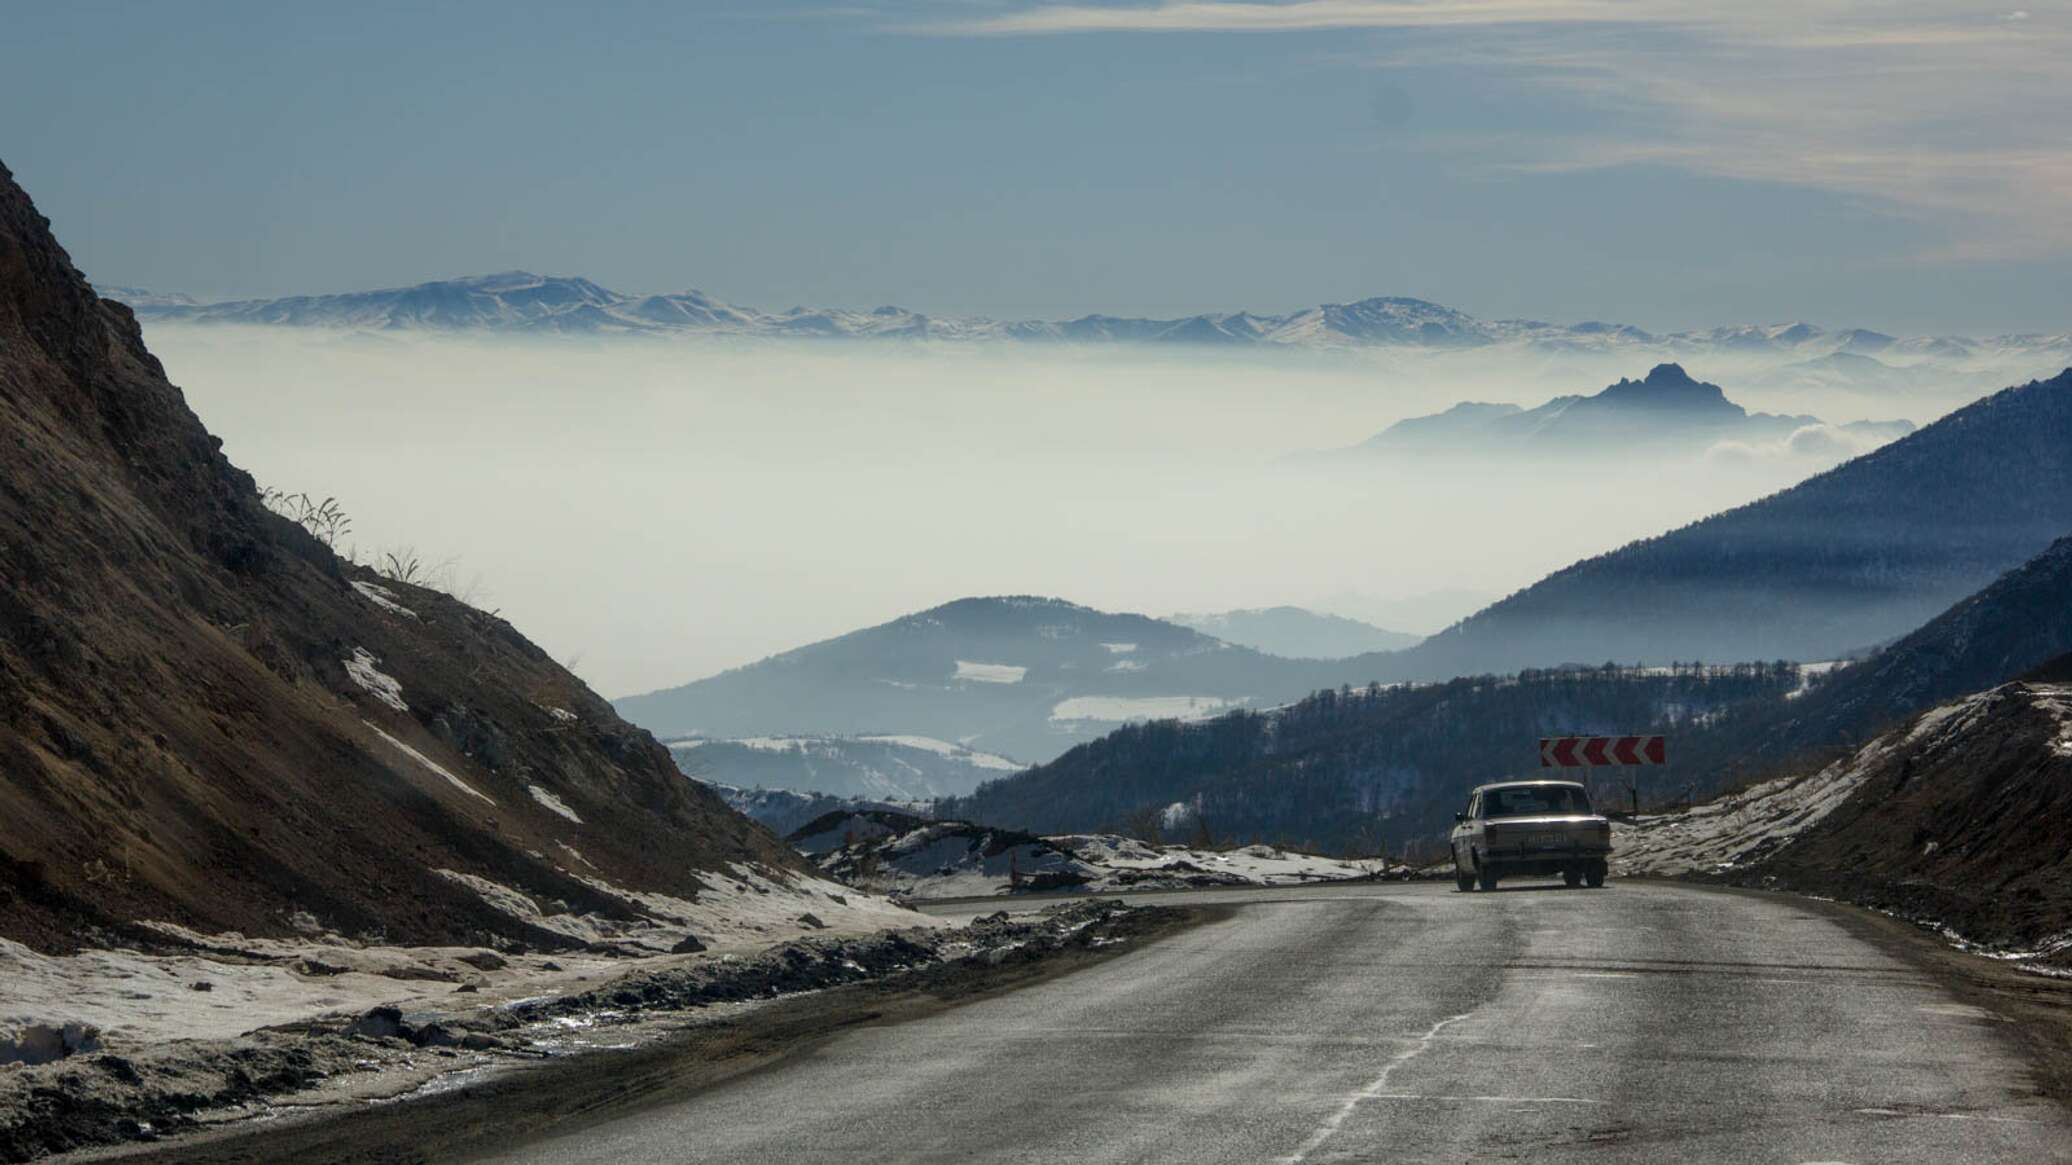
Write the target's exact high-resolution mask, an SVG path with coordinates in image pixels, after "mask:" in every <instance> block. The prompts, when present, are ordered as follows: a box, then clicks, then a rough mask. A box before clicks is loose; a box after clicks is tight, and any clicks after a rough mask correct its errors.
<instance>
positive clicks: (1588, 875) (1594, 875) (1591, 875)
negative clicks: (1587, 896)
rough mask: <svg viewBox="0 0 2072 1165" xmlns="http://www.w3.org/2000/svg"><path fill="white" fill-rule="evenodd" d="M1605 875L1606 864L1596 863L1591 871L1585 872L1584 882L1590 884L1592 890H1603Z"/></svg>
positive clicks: (1591, 867)
mask: <svg viewBox="0 0 2072 1165" xmlns="http://www.w3.org/2000/svg"><path fill="white" fill-rule="evenodd" d="M1604 874H1605V869H1604V863H1603V862H1596V863H1593V864H1592V865H1591V866H1590V868H1589V869H1587V870H1585V871H1583V881H1585V882H1587V883H1589V885H1590V888H1591V889H1592V890H1598V889H1602V888H1603V887H1604Z"/></svg>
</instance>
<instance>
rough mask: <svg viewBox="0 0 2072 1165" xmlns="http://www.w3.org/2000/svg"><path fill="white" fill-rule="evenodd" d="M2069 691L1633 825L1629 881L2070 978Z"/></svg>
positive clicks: (1993, 708) (1626, 845) (1952, 716)
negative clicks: (1797, 898)
mask: <svg viewBox="0 0 2072 1165" xmlns="http://www.w3.org/2000/svg"><path fill="white" fill-rule="evenodd" d="M2068 820H2072V687H2068V686H2066V685H2064V684H2046V683H2012V684H2005V685H2002V686H2000V687H1997V688H1994V689H1992V690H1990V691H1986V692H1983V693H1980V694H1977V695H1972V696H1967V697H1964V698H1962V699H1959V700H1956V701H1953V702H1951V703H1947V704H1943V705H1941V706H1939V707H1936V708H1934V709H1932V710H1930V711H1928V712H1924V713H1922V714H1921V715H1920V716H1919V717H1918V718H1916V719H1915V720H1913V721H1912V722H1911V723H1909V724H1904V725H1901V726H1900V727H1898V728H1895V729H1894V730H1892V731H1891V732H1889V733H1887V734H1885V735H1883V736H1880V737H1878V738H1877V739H1876V740H1873V741H1871V742H1870V743H1869V744H1866V745H1864V746H1863V747H1862V748H1861V749H1858V750H1857V751H1855V752H1854V753H1852V754H1850V755H1849V756H1847V757H1844V758H1843V759H1841V760H1839V761H1836V762H1835V763H1833V764H1831V765H1829V766H1827V767H1826V768H1824V769H1822V770H1820V771H1818V772H1816V773H1813V774H1811V775H1799V776H1787V777H1783V778H1779V779H1776V780H1773V781H1769V782H1766V783H1764V784H1761V785H1757V786H1754V787H1752V788H1750V789H1747V790H1745V791H1742V792H1738V793H1735V794H1732V795H1730V796H1728V797H1724V798H1721V799H1719V800H1718V801H1716V802H1713V803H1710V804H1707V805H1701V806H1698V807H1696V808H1694V809H1693V810H1692V811H1690V812H1688V813H1678V814H1669V815H1664V816H1659V817H1645V818H1642V819H1640V820H1639V821H1637V822H1636V823H1634V826H1633V827H1631V828H1625V829H1622V830H1621V831H1620V833H1619V835H1618V836H1617V837H1616V838H1615V839H1614V846H1615V847H1616V849H1617V851H1618V857H1617V859H1616V861H1617V869H1618V870H1621V871H1623V872H1626V873H1642V874H1657V875H1700V876H1706V877H1712V878H1720V879H1724V880H1728V881H1733V882H1737V883H1744V884H1749V885H1766V886H1779V885H1781V886H1784V887H1788V888H1791V889H1796V890H1800V891H1804V892H1808V893H1815V894H1821V895H1825V896H1829V897H1835V898H1841V899H1845V900H1849V901H1855V902H1860V903H1864V904H1866V905H1871V906H1875V907H1878V908H1880V909H1884V910H1890V911H1893V912H1895V913H1898V914H1901V915H1903V916H1905V917H1909V918H1913V919H1916V920H1919V921H1922V922H1925V923H1929V924H1932V925H1936V926H1938V927H1943V928H1947V929H1948V930H1949V931H1950V932H1952V933H1953V934H1955V935H1956V936H1959V937H1962V938H1963V939H1965V940H1967V941H1970V942H1975V943H1979V944H1982V945H1985V946H1988V947H1991V948H1994V949H1996V950H1998V951H2000V952H2002V953H2005V954H2012V955H2016V956H2020V957H2025V958H2029V959H2032V960H2036V961H2039V962H2042V963H2048V964H2053V965H2056V966H2058V967H2060V968H2072V850H2068V849H2067V848H2066V844H2065V823H2066V822H2067V821H2068Z"/></svg>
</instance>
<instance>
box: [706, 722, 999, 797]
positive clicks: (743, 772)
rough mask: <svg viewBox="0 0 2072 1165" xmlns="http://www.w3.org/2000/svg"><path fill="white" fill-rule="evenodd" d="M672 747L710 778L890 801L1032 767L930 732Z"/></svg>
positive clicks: (941, 793) (954, 790) (943, 792)
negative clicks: (956, 742)
mask: <svg viewBox="0 0 2072 1165" xmlns="http://www.w3.org/2000/svg"><path fill="white" fill-rule="evenodd" d="M669 753H670V755H671V756H673V757H674V758H675V759H676V765H677V767H678V768H680V769H682V770H683V771H684V774H685V775H687V776H692V777H696V778H697V779H699V780H701V781H704V782H706V783H707V784H712V785H731V786H734V787H737V788H744V789H787V790H790V791H792V792H797V793H819V794H824V795H827V796H831V797H869V798H876V799H881V800H892V801H926V800H929V799H930V798H934V797H947V796H953V795H956V794H960V793H969V792H971V791H972V790H973V789H975V788H977V787H978V786H979V784H980V782H983V781H989V780H992V779H994V778H996V777H1000V776H1004V775H1005V774H1008V773H1017V772H1020V771H1021V770H1022V769H1024V768H1026V767H1028V766H1026V765H1023V764H1020V763H1018V762H1016V761H1011V760H1009V759H1007V758H1006V757H1004V756H995V755H993V754H992V753H986V752H973V751H972V750H971V749H968V748H965V747H964V746H963V745H961V744H951V743H949V742H948V741H943V740H935V739H932V738H930V737H926V736H751V737H747V738H744V739H741V740H704V739H697V738H693V739H690V740H673V741H670V742H669Z"/></svg>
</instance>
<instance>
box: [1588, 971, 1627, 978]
mask: <svg viewBox="0 0 2072 1165" xmlns="http://www.w3.org/2000/svg"><path fill="white" fill-rule="evenodd" d="M1574 977H1575V978H1577V979H1638V978H1640V976H1639V975H1636V974H1634V973H1633V972H1631V971H1577V972H1576V973H1575V976H1574Z"/></svg>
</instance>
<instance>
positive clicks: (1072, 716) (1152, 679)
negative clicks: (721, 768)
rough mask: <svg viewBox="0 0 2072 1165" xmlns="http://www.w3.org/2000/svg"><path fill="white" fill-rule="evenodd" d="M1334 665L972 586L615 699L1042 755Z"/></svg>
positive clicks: (679, 724)
mask: <svg viewBox="0 0 2072 1165" xmlns="http://www.w3.org/2000/svg"><path fill="white" fill-rule="evenodd" d="M1338 666H1340V665H1335V664H1325V663H1319V662H1313V661H1297V660H1287V659H1280V658H1277V657H1275V656H1271V655H1266V654H1264V653H1261V652H1257V651H1253V650H1251V649H1249V648H1244V647H1237V646H1233V645H1232V644H1229V643H1226V642H1223V641H1222V640H1220V639H1215V638H1211V637H1210V636H1207V635H1203V634H1202V633H1200V632H1198V631H1195V630H1193V629H1191V628H1187V627H1181V626H1179V625H1177V624H1173V623H1168V622H1164V621H1162V620H1158V619H1152V618H1148V617H1146V616H1143V615H1115V614H1109V613H1106V612H1103V611H1096V610H1093V609H1091V608H1088V607H1082V606H1078V605H1077V604H1073V603H1068V602H1065V601H1063V600H1061V599H1042V598H1033V597H1027V596H1021V597H1006V598H972V599H960V600H958V601H956V602H953V603H946V604H944V605H943V606H940V607H936V608H934V609H932V610H928V611H922V612H920V613H918V614H913V615H908V616H905V617H904V618H900V619H895V620H893V621H892V622H890V623H886V624H883V625H881V626H877V627H871V628H867V629H865V630H862V631H856V632H852V633H850V634H848V635H844V636H841V637H840V638H837V639H830V640H826V641H824V642H821V643H815V644H811V645H809V646H806V647H801V648H798V649H796V650H793V651H788V652H785V653H784V654H782V655H776V656H772V657H770V658H769V659H766V660H763V661H761V662H759V663H754V664H750V665H748V666H746V667H742V668H736V669H735V670H733V671H728V672H723V673H721V674H719V675H716V676H712V677H710V678H708V679H703V680H699V681H697V682H695V683H691V684H686V685H684V686H682V687H678V688H671V689H668V690H666V691H660V692H652V693H649V694H647V695H641V696H629V697H626V698H624V699H621V700H618V701H616V704H617V707H618V709H619V710H620V712H621V714H623V715H624V716H626V717H627V718H628V719H630V720H632V721H633V722H634V723H636V724H640V725H642V726H644V727H647V728H649V729H651V730H653V731H655V732H656V733H657V734H658V735H661V736H665V737H685V736H704V737H719V738H728V739H739V738H742V737H757V736H782V735H815V736H871V735H880V734H891V733H899V734H907V735H915V736H926V737H932V738H935V739H939V740H945V741H953V742H955V743H957V744H959V745H962V746H964V747H967V748H972V749H978V750H982V751H985V752H989V753H998V754H1004V755H1006V756H1011V757H1016V758H1022V759H1028V760H1045V759H1048V758H1050V757H1053V756H1056V755H1057V754H1058V753H1060V752H1062V751H1064V750H1065V749H1066V748H1069V747H1070V746H1071V745H1073V744H1074V743H1076V742H1078V741H1081V740H1087V739H1091V738H1093V737H1096V736H1099V735H1100V734H1101V733H1103V732H1106V731H1107V730H1109V729H1111V728H1113V727H1115V726H1116V725H1118V724H1122V723H1126V722H1129V721H1132V720H1142V719H1148V718H1154V717H1180V718H1190V717H1202V716H1211V715H1214V714H1216V713H1218V712H1221V711H1223V710H1225V709H1227V708H1233V707H1256V706H1262V705H1268V704H1277V703H1281V702H1283V701H1286V700H1290V699H1294V698H1295V697H1297V696H1300V695H1302V694H1304V693H1306V692H1308V691H1309V690H1310V689H1311V688H1312V687H1314V686H1317V685H1320V684H1331V683H1333V682H1335V679H1336V675H1337V671H1336V668H1337V667H1338ZM715 779H721V778H715ZM728 783H730V784H732V783H739V782H738V781H735V780H731V779H729V780H728Z"/></svg>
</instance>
